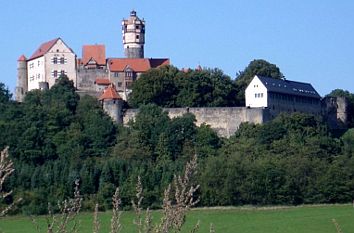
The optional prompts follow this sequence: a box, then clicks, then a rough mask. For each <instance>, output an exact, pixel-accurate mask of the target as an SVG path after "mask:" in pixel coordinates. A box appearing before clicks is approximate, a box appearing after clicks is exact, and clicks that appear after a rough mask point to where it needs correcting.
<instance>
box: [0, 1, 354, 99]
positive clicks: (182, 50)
mask: <svg viewBox="0 0 354 233" xmlns="http://www.w3.org/2000/svg"><path fill="white" fill-rule="evenodd" d="M132 9H135V10H136V11H137V13H138V16H139V17H141V18H144V19H145V20H146V45H145V56H146V57H168V58H170V59H171V63H172V64H173V65H175V66H177V67H179V68H183V67H192V68H194V67H197V66H198V65H199V64H200V65H201V66H202V67H210V68H214V67H217V68H220V69H222V70H223V71H224V72H225V73H226V74H228V75H230V76H231V77H232V78H235V75H236V73H237V72H238V71H240V70H243V69H244V68H245V67H246V66H247V65H248V64H249V62H250V61H252V60H253V59H260V58H261V59H265V60H267V61H269V62H271V63H274V64H276V65H277V66H278V67H279V68H280V70H281V71H282V73H283V74H284V75H285V77H286V78H287V79H289V80H296V81H302V82H310V83H312V84H313V86H314V87H315V88H316V89H317V90H318V92H319V93H320V94H321V95H325V94H328V93H329V92H330V91H331V90H333V89H335V88H341V89H345V90H349V91H350V92H354V76H353V74H354V72H353V69H354V13H353V12H354V1H351V0H342V1H333V0H322V1H320V0H309V1H295V0H287V1H282V0H278V1H276V0H269V1H267V0H258V1H256V0H249V1H246V0H240V1H231V0H218V1H191V0H177V1H158V0H149V1H137V0H132V1H130V0H129V1H121V0H116V1H113V0H100V1H96V0H95V1H94V0H85V1H84V0H70V1H69V0H61V1H48V0H31V1H27V0H14V1H4V2H3V3H1V14H0V31H1V36H0V42H1V47H2V49H1V51H2V54H1V62H0V70H1V71H2V74H1V76H0V82H3V83H5V84H6V85H7V86H8V87H9V89H10V90H11V91H13V90H14V88H15V85H16V72H17V71H16V62H17V58H18V57H19V56H20V55H21V54H25V55H26V56H27V57H29V56H30V55H31V54H32V53H33V52H34V51H35V50H36V49H37V47H38V46H39V45H40V44H41V43H43V42H45V41H48V40H51V39H54V38H56V37H61V38H62V39H63V40H64V41H65V42H66V43H67V44H68V45H69V46H70V47H71V48H72V49H73V50H74V52H75V53H76V54H77V55H78V57H81V50H82V45H85V44H95V43H98V44H105V45H106V54H107V56H108V57H123V46H122V41H121V38H122V37H121V30H120V29H121V20H122V19H123V18H127V17H128V16H129V12H130V11H131V10H132Z"/></svg>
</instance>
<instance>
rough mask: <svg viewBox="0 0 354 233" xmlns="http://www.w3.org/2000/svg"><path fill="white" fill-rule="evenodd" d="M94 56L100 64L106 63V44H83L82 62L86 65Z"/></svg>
mask: <svg viewBox="0 0 354 233" xmlns="http://www.w3.org/2000/svg"><path fill="white" fill-rule="evenodd" d="M91 58H93V59H94V60H95V61H96V62H97V64H98V65H105V64H106V47H105V46H104V45H84V46H82V63H83V64H84V65H86V64H87V63H88V62H89V61H90V59H91Z"/></svg>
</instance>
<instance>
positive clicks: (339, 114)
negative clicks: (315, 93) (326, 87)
mask: <svg viewBox="0 0 354 233" xmlns="http://www.w3.org/2000/svg"><path fill="white" fill-rule="evenodd" d="M348 105H349V103H348V99H347V98H344V97H325V98H324V99H323V100H322V111H323V112H322V115H323V116H324V118H325V120H326V121H327V123H328V126H329V127H330V128H331V129H346V128H347V127H348Z"/></svg>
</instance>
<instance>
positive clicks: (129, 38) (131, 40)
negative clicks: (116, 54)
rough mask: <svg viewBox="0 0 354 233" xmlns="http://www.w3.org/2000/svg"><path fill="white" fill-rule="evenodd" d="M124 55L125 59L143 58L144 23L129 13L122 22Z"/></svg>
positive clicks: (134, 14) (133, 13) (133, 12)
mask: <svg viewBox="0 0 354 233" xmlns="http://www.w3.org/2000/svg"><path fill="white" fill-rule="evenodd" d="M122 34H123V45H124V55H125V57H127V58H144V44H145V21H144V20H141V19H139V17H138V16H136V11H131V12H130V17H129V18H128V19H123V21H122Z"/></svg>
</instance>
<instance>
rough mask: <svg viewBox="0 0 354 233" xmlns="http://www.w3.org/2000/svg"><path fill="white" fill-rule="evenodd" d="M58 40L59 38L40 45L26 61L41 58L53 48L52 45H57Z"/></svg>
mask: <svg viewBox="0 0 354 233" xmlns="http://www.w3.org/2000/svg"><path fill="white" fill-rule="evenodd" d="M58 40H60V38H56V39H54V40H50V41H48V42H45V43H43V44H41V46H39V48H38V49H37V50H36V51H35V52H34V53H33V54H32V56H31V57H30V58H29V59H28V60H32V59H35V58H38V57H41V56H43V55H44V54H46V53H47V52H48V51H49V50H50V49H51V48H52V47H53V45H55V43H57V41H58Z"/></svg>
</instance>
